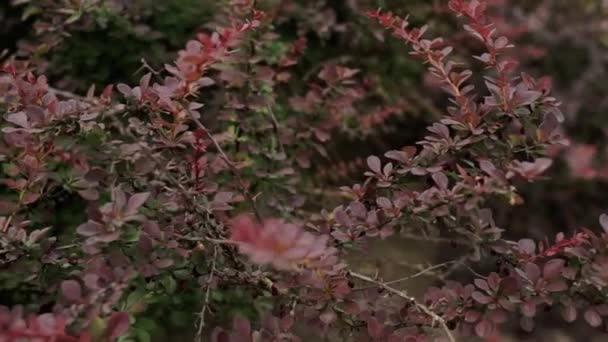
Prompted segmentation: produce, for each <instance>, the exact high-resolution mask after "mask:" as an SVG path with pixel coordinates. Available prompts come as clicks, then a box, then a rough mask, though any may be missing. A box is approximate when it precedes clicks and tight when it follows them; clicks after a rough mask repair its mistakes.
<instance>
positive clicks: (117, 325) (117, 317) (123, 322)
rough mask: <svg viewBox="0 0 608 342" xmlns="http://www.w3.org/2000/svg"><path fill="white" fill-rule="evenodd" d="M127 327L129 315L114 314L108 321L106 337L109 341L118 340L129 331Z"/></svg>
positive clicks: (122, 313)
mask: <svg viewBox="0 0 608 342" xmlns="http://www.w3.org/2000/svg"><path fill="white" fill-rule="evenodd" d="M129 325H130V322H129V314H128V313H126V312H116V313H114V314H112V316H111V317H110V318H109V319H108V323H107V325H106V332H105V333H106V336H108V338H110V339H114V338H118V337H120V336H122V335H124V334H125V333H126V332H127V331H128V330H129Z"/></svg>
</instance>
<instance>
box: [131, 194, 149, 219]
mask: <svg viewBox="0 0 608 342" xmlns="http://www.w3.org/2000/svg"><path fill="white" fill-rule="evenodd" d="M148 198H150V193H149V192H141V193H138V194H135V195H133V196H131V197H130V198H129V202H127V209H126V210H125V214H127V215H135V214H137V210H138V209H139V208H140V207H141V206H142V205H144V203H146V201H147V200H148Z"/></svg>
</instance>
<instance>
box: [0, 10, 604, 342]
mask: <svg viewBox="0 0 608 342" xmlns="http://www.w3.org/2000/svg"><path fill="white" fill-rule="evenodd" d="M23 3H25V5H26V6H27V7H26V10H25V12H26V13H27V14H28V15H33V16H35V18H36V19H35V27H36V30H37V31H38V32H37V33H38V34H37V35H34V38H31V40H29V41H28V44H25V46H21V47H18V48H17V50H18V51H17V52H15V53H11V52H9V53H7V54H6V56H5V58H4V60H3V62H2V74H0V112H1V114H2V123H1V132H2V133H1V134H2V139H1V141H0V163H1V164H2V169H1V171H0V172H1V173H0V176H1V177H0V184H1V186H2V187H1V188H0V189H1V191H0V267H1V273H0V300H1V302H0V304H1V305H2V306H0V341H113V340H121V341H149V340H168V339H170V338H171V335H174V334H176V333H177V331H178V330H184V331H188V332H189V333H187V334H185V335H179V336H180V337H179V338H183V339H192V338H193V339H195V340H198V341H207V340H210V341H229V342H240V341H302V340H321V339H324V340H330V341H359V340H361V341H457V340H465V339H469V338H474V337H477V338H482V339H485V340H493V339H497V338H501V337H502V336H504V335H503V334H504V333H505V332H508V331H509V330H512V329H513V324H512V323H513V322H515V323H517V324H518V325H519V327H520V328H521V329H523V330H524V331H527V332H530V333H531V332H532V331H533V330H534V328H535V325H536V322H537V321H538V320H540V319H542V318H543V316H547V315H551V314H549V313H546V311H548V310H552V311H554V312H555V313H557V315H558V316H561V318H560V319H561V321H563V322H564V324H566V323H570V322H574V321H577V320H580V321H585V322H586V323H587V324H588V325H590V326H591V327H593V328H595V329H597V330H598V331H602V330H606V329H607V327H608V322H605V321H604V319H605V317H606V316H608V302H607V300H606V295H607V294H608V292H607V286H608V285H607V283H606V282H608V216H606V215H602V216H600V217H599V219H594V221H595V222H596V223H595V224H594V226H593V227H589V228H585V227H559V230H563V232H560V233H557V234H556V235H555V236H551V237H550V238H544V239H538V238H537V235H538V233H537V232H533V231H530V232H529V236H521V237H517V238H514V237H513V236H515V234H511V229H514V228H511V227H505V226H501V225H499V224H497V223H496V221H495V220H494V218H493V216H494V213H495V212H496V211H505V210H508V209H505V208H509V207H511V206H516V205H519V206H520V208H526V207H525V204H524V203H526V202H525V200H526V198H525V195H524V193H525V189H526V188H527V187H532V186H533V184H538V183H542V182H546V181H547V176H546V175H547V172H548V170H549V169H551V168H554V167H556V165H555V164H556V163H555V162H554V159H555V157H556V155H557V152H556V151H560V150H563V149H564V148H566V147H567V146H568V144H569V139H568V138H567V136H566V134H565V133H564V130H563V127H562V122H563V121H564V119H565V118H566V117H569V115H567V113H566V114H562V111H561V110H560V102H559V100H558V99H557V98H556V97H553V96H552V94H551V82H550V79H549V78H546V77H534V76H532V75H530V74H527V73H524V72H521V71H518V70H519V69H518V60H517V59H518V58H522V59H524V60H525V61H527V58H531V57H530V54H531V52H530V51H531V50H530V49H526V50H525V51H518V50H517V49H518V48H517V47H515V46H514V44H513V42H512V39H513V36H514V34H513V32H512V30H511V31H510V32H509V33H510V34H509V33H503V32H506V31H509V30H505V29H504V27H502V26H504V23H503V22H501V21H499V20H498V19H497V18H496V15H497V14H496V13H495V12H492V8H489V4H488V2H487V1H484V0H450V1H439V2H437V3H435V4H434V5H433V6H432V7H433V9H434V11H435V12H438V13H440V14H441V15H442V16H445V15H446V13H449V14H450V15H451V19H449V21H446V25H443V26H442V25H431V26H426V25H424V24H422V25H418V24H417V22H418V21H420V20H419V19H416V18H415V17H413V16H412V17H411V19H410V18H408V17H407V16H398V15H396V14H394V13H393V12H390V11H388V10H383V9H375V8H374V7H373V6H372V4H369V3H367V2H365V1H361V2H357V1H353V2H352V3H350V4H348V5H345V6H348V7H349V10H350V11H353V12H356V13H357V16H356V18H357V19H356V20H355V21H353V22H343V21H340V18H338V17H336V14H335V12H328V11H323V7H316V5H314V4H301V3H300V2H296V1H293V2H292V1H279V2H274V1H269V2H264V1H260V2H258V3H256V2H254V1H247V0H242V1H231V2H229V3H223V2H221V3H220V2H218V4H217V5H216V7H217V8H212V9H209V11H210V12H209V13H213V15H210V17H211V16H212V17H213V18H211V19H209V20H210V22H212V23H213V25H203V23H201V26H200V30H198V31H200V32H199V33H196V34H194V35H193V37H191V38H190V40H188V41H187V42H185V43H184V44H183V47H182V48H181V49H180V50H178V51H177V52H176V53H175V54H173V57H169V56H170V55H171V53H170V52H168V51H165V50H155V49H154V50H155V52H154V58H161V57H165V58H172V60H167V61H165V63H166V64H160V65H156V63H153V62H151V63H148V61H146V60H145V59H143V60H142V61H141V62H142V63H141V68H140V70H139V71H140V73H137V72H136V74H137V75H140V76H139V77H137V78H138V79H137V81H135V82H131V81H129V76H128V75H127V76H118V77H117V79H116V80H114V79H111V80H107V81H108V82H104V81H105V80H102V81H101V82H102V83H109V84H97V86H95V85H92V86H90V87H89V88H88V90H87V91H86V92H82V93H79V92H78V89H79V88H80V87H81V86H82V84H80V83H82V81H83V80H85V81H87V82H91V81H92V82H98V83H99V82H100V80H99V79H96V78H95V77H92V78H89V75H83V76H82V77H79V75H78V74H77V73H78V70H77V69H78V68H76V69H75V68H74V67H75V66H77V65H76V64H74V65H70V64H69V63H68V64H65V62H62V61H63V58H66V55H65V53H62V52H61V51H62V50H61V49H62V48H64V49H65V48H66V47H67V49H68V50H70V53H72V52H74V51H72V49H74V48H75V49H78V48H79V44H80V43H78V42H79V40H78V39H76V38H73V37H78V34H83V33H82V32H86V31H87V30H90V29H91V27H94V26H95V25H102V26H103V25H107V23H108V22H112V23H114V24H116V23H121V22H122V21H121V20H125V21H127V23H123V24H124V25H127V26H128V25H130V23H134V24H136V25H140V24H141V21H143V19H142V18H139V17H137V14H136V13H137V11H136V10H134V9H133V8H130V7H129V6H128V5H126V4H123V3H122V2H121V1H82V2H70V1H65V2H61V1H59V2H54V1H40V2H31V3H30V1H17V2H16V5H23ZM498 3H499V4H498V5H500V4H502V2H498ZM142 4H143V5H142V6H144V7H145V6H147V5H146V4H145V2H142ZM188 4H189V6H190V5H192V4H190V2H188ZM493 4H494V3H493ZM494 5H496V4H494ZM149 6H153V5H152V4H149ZM154 6H156V5H154ZM192 6H194V8H197V9H199V8H198V7H197V6H195V5H192ZM169 8H172V6H169ZM404 8H405V9H407V6H405V7H404ZM416 8H418V7H416ZM423 8H427V7H423ZM396 10H397V9H396ZM206 11H207V9H205V10H202V9H201V13H207V12H206ZM197 13H198V12H197ZM285 13H288V14H287V15H286V14H285ZM319 13H320V14H319ZM182 14H183V13H182ZM184 15H185V14H184ZM423 15H424V14H423ZM150 16H152V15H151V14H150ZM152 17H153V16H152ZM177 17H178V18H181V17H180V16H177ZM410 20H411V21H412V23H410ZM430 20H432V19H430ZM446 20H448V19H446ZM414 21H416V23H413V22H414ZM169 22H171V21H170V20H169ZM178 22H180V24H183V25H184V26H183V27H188V26H189V25H192V24H185V23H184V22H181V21H179V20H178ZM187 22H188V23H189V22H190V21H187ZM293 22H295V23H296V24H294V23H293ZM498 24H501V25H498ZM91 25H93V26H91ZM291 25H294V26H297V28H296V29H292V30H288V29H285V30H279V29H278V28H279V27H284V26H287V27H289V26H291ZM80 26H82V27H80ZM498 26H501V27H502V28H501V27H498ZM83 27H84V29H83ZM120 27H121V29H122V28H123V26H120ZM446 27H447V28H446ZM181 28H182V26H180V29H179V30H176V31H177V32H173V33H175V35H171V34H169V33H166V35H161V36H159V37H162V38H158V37H157V38H152V37H147V38H146V39H149V41H148V40H144V42H148V43H149V44H151V46H156V45H154V43H150V42H154V41H156V40H157V39H161V40H162V39H165V40H166V41H169V42H170V43H167V44H166V45H163V46H165V47H166V46H171V44H175V41H179V39H180V38H179V37H181V36H182V35H184V33H183V31H182V29H181ZM499 28H501V29H500V30H499ZM121 29H119V30H121ZM140 29H141V27H140ZM193 29H195V28H193ZM453 29H457V30H458V33H454V32H451V31H450V30H453ZM83 30H84V31H83ZM286 31H287V32H289V34H285V32H286ZM344 31H347V32H351V34H352V37H351V38H352V40H353V41H352V42H351V41H349V42H347V43H345V42H336V41H333V42H332V41H331V39H326V36H327V35H329V36H331V34H332V32H344ZM446 31H447V32H446ZM129 32H130V31H129ZM133 32H135V31H133ZM133 32H130V33H129V34H126V37H127V41H128V40H131V39H136V38H134V37H132V36H131V35H130V34H131V33H132V34H134V35H135V33H133ZM311 32H314V35H313V34H311ZM77 33H78V34H77ZM460 33H462V34H460ZM140 34H141V32H140ZM442 34H443V35H446V38H440V36H441V35H442ZM85 36H86V35H85ZM144 36H145V34H144ZM171 37H173V38H171ZM140 38H141V37H140ZM66 41H67V42H66ZM363 41H373V42H374V43H373V44H374V46H376V48H377V49H379V50H378V51H381V55H386V53H387V52H390V54H395V58H394V59H393V58H392V56H391V55H390V54H389V55H386V56H384V57H391V58H385V59H384V60H380V61H378V55H377V54H378V52H377V51H376V52H374V53H375V54H376V55H373V54H372V56H374V57H369V58H368V57H366V56H364V55H365V51H360V52H359V53H360V54H361V56H358V55H356V54H355V55H354V56H351V57H354V58H355V59H357V58H359V57H360V58H361V59H366V61H367V62H368V63H362V62H361V61H359V63H358V61H356V60H354V61H353V60H349V58H342V57H340V56H339V51H334V52H332V53H330V54H329V55H332V54H333V56H332V57H331V58H330V57H329V56H325V55H324V58H323V60H322V61H321V62H319V57H318V55H319V54H320V52H319V51H318V50H320V49H321V48H322V47H323V46H322V45H323V44H331V43H335V44H338V45H339V44H345V45H344V46H348V44H352V45H350V46H356V47H357V46H358V45H357V44H359V43H361V42H363ZM454 42H458V43H459V44H458V45H457V46H452V45H453V44H451V43H454ZM461 42H466V45H465V44H460V43H461ZM65 44H67V45H65ZM70 44H72V45H70ZM82 44H84V43H82ZM138 44H142V42H141V41H138ZM22 45H23V44H22ZM105 48H107V47H105ZM100 49H101V47H100ZM327 49H328V50H330V49H331V48H329V47H327ZM151 50H153V49H151ZM372 50H373V49H372ZM109 51H111V49H110V50H109ZM85 52H86V53H92V54H95V52H96V51H95V50H87V51H85ZM157 52H158V53H157ZM54 53H56V55H55V56H54V57H53V54H54ZM75 53H81V51H75ZM47 55H48V56H47ZM100 55H101V56H104V54H100ZM3 56H4V55H3ZM49 56H50V57H49ZM68 56H69V55H68ZM131 57H132V56H130V57H129V61H130V62H129V63H132V60H133V58H131ZM393 62H395V65H390V64H391V63H393ZM62 63H63V64H64V65H61V64H62ZM98 63H99V65H100V67H99V68H102V70H105V69H103V66H104V65H105V64H104V63H106V61H105V60H103V59H101V60H99V61H98ZM129 63H127V64H129ZM157 63H160V62H157ZM85 64H86V63H85ZM397 64H398V65H397ZM58 65H60V66H61V68H59V69H54V67H57V66H58ZM365 67H369V68H365ZM393 68H395V69H393ZM110 69H112V70H116V69H114V68H110ZM120 69H121V68H118V70H120ZM402 69H403V71H404V75H403V76H401V75H393V78H392V79H390V80H392V81H394V80H395V79H399V78H400V77H403V78H404V79H406V80H407V82H406V83H395V82H386V81H385V80H384V79H382V77H381V76H379V75H385V74H386V73H394V71H392V70H402ZM70 70H76V71H75V74H72V75H70V76H69V77H68V76H66V77H65V78H64V79H61V77H60V74H61V73H62V72H65V73H70V72H71V71H70ZM425 70H426V71H425ZM134 71H135V70H134ZM141 71H143V72H141ZM44 73H48V74H49V75H51V78H47V77H46V76H44ZM406 73H410V74H406ZM100 75H101V78H102V79H103V78H104V77H103V76H107V77H108V78H111V76H109V75H108V74H106V73H105V72H101V73H100V74H98V75H96V77H99V76H100ZM56 78H59V79H58V80H54V79H56ZM412 79H414V80H415V81H416V82H417V83H414V84H411V81H412ZM423 84H425V85H423ZM405 85H407V87H405ZM424 87H428V89H432V90H436V91H431V90H429V91H428V92H426V91H421V90H420V89H426V88H424ZM439 92H441V93H439ZM403 93H407V94H403ZM412 93H415V94H416V95H415V96H414V97H413V98H412V97H411V96H412V95H411V94H412ZM425 96H427V97H428V99H425V98H424V97H425ZM427 100H428V101H427ZM436 103H443V104H444V105H445V106H444V107H445V108H444V109H440V108H441V107H437V106H435V104H436ZM414 104H415V106H416V107H417V108H422V109H424V110H425V111H428V112H429V117H430V119H429V118H425V120H427V121H430V124H429V125H428V127H427V128H426V129H424V130H423V131H424V133H420V132H418V133H417V134H416V135H415V136H420V137H421V138H420V139H418V140H416V139H412V137H408V139H407V140H410V141H409V142H407V143H406V144H404V146H403V145H400V146H398V147H397V148H389V149H386V150H385V151H381V153H379V152H378V153H374V154H372V155H369V156H365V158H363V159H361V160H355V161H354V162H348V161H344V160H342V161H336V160H335V158H334V157H333V155H334V154H336V153H338V152H339V149H338V147H339V146H340V140H344V139H355V138H361V137H372V138H377V137H378V136H379V135H381V134H383V132H384V130H383V129H378V128H379V127H387V126H388V127H389V128H390V124H391V121H390V120H391V118H392V117H393V116H397V115H399V114H401V113H402V112H404V111H406V110H409V109H410V108H411V107H412V106H414ZM416 123H417V124H416V126H417V127H418V126H420V120H417V121H416ZM397 133H399V132H397ZM347 141H350V140H347ZM347 149H349V148H347ZM350 149H352V147H351V148H350ZM376 150H377V149H376ZM337 151H338V152H337ZM351 152H352V151H351ZM352 173H357V174H358V176H355V177H353V179H355V180H354V181H353V182H352V184H350V185H343V186H336V185H334V184H332V183H333V181H326V179H327V178H328V177H329V178H331V179H333V180H334V181H335V180H336V179H344V177H342V178H340V176H337V177H336V175H344V174H352ZM332 176H333V178H332ZM522 204H523V205H522ZM520 211H522V209H520ZM524 212H525V211H524ZM532 214H533V213H530V215H532ZM530 230H533V227H530ZM402 237H409V238H410V239H418V240H423V241H426V242H439V243H444V242H447V244H448V245H454V246H456V247H457V248H456V250H457V253H454V252H452V251H447V250H446V251H445V253H443V252H442V253H441V254H444V258H443V259H445V260H444V261H443V262H441V263H437V264H434V265H430V266H425V267H422V268H420V269H418V270H417V272H416V273H414V274H410V275H407V276H401V277H399V278H385V276H384V275H383V274H380V273H379V272H377V271H374V270H372V271H371V272H370V271H369V270H368V269H366V268H365V267H361V263H360V262H357V259H360V258H361V257H366V255H367V253H369V250H370V245H371V244H373V243H374V241H378V240H381V241H396V242H397V243H400V241H402V240H400V239H401V238H402ZM404 246H405V245H404ZM404 248H405V247H404ZM488 261H491V262H488ZM488 265H490V266H491V267H488ZM429 275H431V276H433V277H434V279H435V283H434V284H433V286H429V287H428V288H426V289H424V293H422V294H421V295H413V294H410V293H409V292H408V289H407V288H404V286H402V284H403V283H405V282H406V281H409V280H412V279H415V278H418V277H422V276H429ZM554 316H555V314H553V316H550V317H554ZM163 325H167V326H169V325H171V326H173V327H174V329H173V330H172V331H167V330H165V331H162V330H161V328H162V327H163Z"/></svg>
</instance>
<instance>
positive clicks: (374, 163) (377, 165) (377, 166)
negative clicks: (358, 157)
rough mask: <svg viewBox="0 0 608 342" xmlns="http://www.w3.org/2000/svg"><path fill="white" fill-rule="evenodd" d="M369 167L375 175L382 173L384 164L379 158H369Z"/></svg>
mask: <svg viewBox="0 0 608 342" xmlns="http://www.w3.org/2000/svg"><path fill="white" fill-rule="evenodd" d="M367 166H368V167H369V169H370V170H372V171H374V172H375V173H381V172H382V164H381V162H380V158H378V157H376V156H369V157H367Z"/></svg>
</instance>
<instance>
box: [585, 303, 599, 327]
mask: <svg viewBox="0 0 608 342" xmlns="http://www.w3.org/2000/svg"><path fill="white" fill-rule="evenodd" d="M584 317H585V321H587V323H589V325H590V326H592V327H594V328H597V327H599V326H600V325H602V316H600V314H599V313H598V312H597V311H596V310H595V309H593V308H590V309H587V311H585V314H584Z"/></svg>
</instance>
